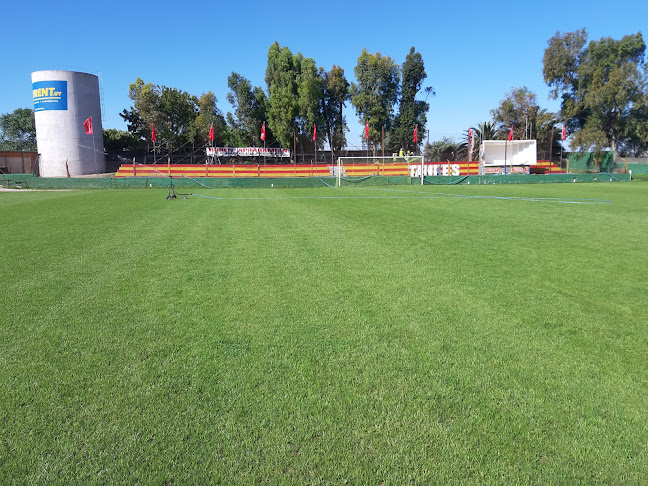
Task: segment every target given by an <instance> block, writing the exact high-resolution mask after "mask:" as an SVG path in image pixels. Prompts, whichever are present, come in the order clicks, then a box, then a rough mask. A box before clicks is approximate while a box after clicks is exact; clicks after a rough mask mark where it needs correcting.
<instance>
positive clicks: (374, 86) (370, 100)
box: [351, 48, 400, 148]
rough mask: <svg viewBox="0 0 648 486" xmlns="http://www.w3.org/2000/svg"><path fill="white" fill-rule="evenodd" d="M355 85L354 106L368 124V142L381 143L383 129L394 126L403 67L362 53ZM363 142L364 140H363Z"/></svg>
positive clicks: (375, 55) (364, 51)
mask: <svg viewBox="0 0 648 486" xmlns="http://www.w3.org/2000/svg"><path fill="white" fill-rule="evenodd" d="M354 73H355V77H356V80H357V84H356V83H351V103H352V104H353V106H354V107H355V110H356V113H357V115H358V117H359V118H360V120H361V121H362V124H363V126H364V124H365V122H367V123H368V124H369V138H370V140H371V141H373V142H374V148H375V146H376V142H377V141H378V140H379V139H380V133H381V131H382V128H383V127H384V128H385V130H391V128H392V127H393V126H394V107H395V105H396V102H397V101H398V96H399V94H400V67H399V66H398V64H396V63H395V62H394V60H393V59H392V58H391V57H389V56H383V55H382V54H380V52H376V53H375V54H370V53H369V52H367V49H366V48H365V49H363V50H362V54H360V57H358V62H357V64H356V67H355V69H354ZM363 138H364V137H363Z"/></svg>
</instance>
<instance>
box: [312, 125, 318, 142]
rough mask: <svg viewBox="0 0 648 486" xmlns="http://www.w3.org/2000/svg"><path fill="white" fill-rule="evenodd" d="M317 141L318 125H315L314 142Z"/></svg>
mask: <svg viewBox="0 0 648 486" xmlns="http://www.w3.org/2000/svg"><path fill="white" fill-rule="evenodd" d="M315 141H317V124H316V123H313V142H315Z"/></svg>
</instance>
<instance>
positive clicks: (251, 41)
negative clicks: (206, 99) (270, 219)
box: [0, 0, 648, 144]
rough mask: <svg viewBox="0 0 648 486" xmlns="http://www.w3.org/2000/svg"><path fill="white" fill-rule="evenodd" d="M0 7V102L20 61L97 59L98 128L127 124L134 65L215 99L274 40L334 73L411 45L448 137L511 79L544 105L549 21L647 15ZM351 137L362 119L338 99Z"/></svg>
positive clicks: (486, 111)
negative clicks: (363, 57) (364, 55)
mask: <svg viewBox="0 0 648 486" xmlns="http://www.w3.org/2000/svg"><path fill="white" fill-rule="evenodd" d="M7 3H8V4H7V5H5V6H3V8H2V14H3V15H2V16H3V31H2V39H3V40H2V43H3V49H2V50H3V56H2V57H3V62H2V65H3V72H2V75H1V76H0V93H1V96H0V113H7V112H10V111H13V110H14V109H16V108H22V107H32V106H33V102H32V98H31V96H32V93H31V73H32V71H38V70H44V69H60V70H70V71H82V72H89V73H94V74H99V73H101V79H102V84H103V105H104V119H103V126H104V128H119V129H123V130H125V129H126V126H125V124H124V122H123V120H122V119H121V118H120V117H119V113H120V112H121V111H122V110H123V109H124V108H128V107H130V106H131V102H130V100H129V99H128V85H129V83H132V82H133V81H135V79H136V78H137V77H140V78H142V79H144V81H146V82H152V83H155V84H160V85H167V86H171V87H175V88H178V89H182V90H184V91H188V92H189V93H192V94H195V95H200V94H201V93H203V92H206V91H212V92H214V93H215V94H216V96H217V98H218V107H219V108H220V110H221V111H222V112H223V113H227V112H228V111H231V110H232V107H231V106H230V104H229V103H228V102H227V100H226V94H227V77H228V75H229V74H230V73H231V72H232V71H236V72H238V73H239V74H241V75H243V76H245V77H246V78H248V79H249V80H250V81H251V82H252V84H253V85H255V86H262V87H263V88H265V83H264V74H265V67H266V56H267V51H268V48H269V47H270V45H271V44H272V43H273V42H274V41H277V42H279V44H281V45H282V46H287V47H289V48H290V50H291V51H292V52H293V53H297V52H301V53H302V54H303V55H304V56H307V57H312V58H314V59H315V61H316V63H317V65H318V66H322V67H324V68H325V69H327V70H328V69H330V68H331V66H332V65H333V64H336V65H339V66H341V67H342V68H343V69H344V70H345V73H346V76H347V79H349V80H350V81H351V80H353V79H354V76H353V69H354V67H355V65H356V62H357V59H358V56H359V55H360V53H361V52H362V49H363V48H367V50H368V51H369V52H372V53H373V52H380V53H381V54H383V55H387V56H390V57H392V58H393V59H394V60H395V61H396V62H397V63H399V64H402V63H403V61H404V60H405V56H406V55H407V53H408V52H409V49H410V47H412V46H414V47H415V48H416V50H417V51H418V52H420V53H421V55H422V56H423V60H424V62H425V68H426V72H427V74H428V77H427V80H426V83H425V85H426V86H433V87H434V89H435V91H436V93H437V95H436V97H434V98H429V99H428V102H429V103H430V111H429V113H428V127H427V128H428V129H429V131H430V140H438V139H440V138H442V137H452V138H455V139H459V138H460V137H462V136H463V132H464V131H465V130H467V129H468V127H469V126H470V125H473V126H474V125H475V124H477V123H479V122H481V121H486V120H489V119H490V110H491V109H493V108H496V107H497V106H498V104H499V102H500V100H501V99H502V98H503V97H504V96H505V95H506V93H507V92H509V91H510V90H511V89H512V88H514V87H521V86H527V87H528V88H529V89H530V90H531V91H533V92H534V93H535V94H536V95H537V100H538V102H539V104H540V106H542V107H544V108H547V109H549V110H552V111H557V109H558V103H557V102H556V101H552V100H549V99H548V92H549V90H548V88H547V86H546V85H545V84H544V82H543V79H542V55H543V52H544V49H545V47H546V46H547V41H548V40H549V38H550V37H551V36H552V35H554V34H555V33H556V32H557V31H560V32H569V31H572V30H575V29H578V28H581V27H585V28H586V29H587V31H588V33H589V38H590V39H600V38H601V37H612V38H615V39H618V38H621V37H623V36H624V35H627V34H633V33H636V32H639V31H642V29H643V30H644V32H643V34H644V36H647V35H648V32H645V30H646V27H647V26H648V2H646V1H645V0H619V1H617V2H614V3H610V2H607V1H606V2H603V1H602V0H591V1H583V0H573V1H570V2H567V1H562V2H558V1H556V2H551V3H549V2H514V1H510V0H509V1H499V0H496V1H492V2H470V1H463V2H451V1H450V2H427V3H426V2H415V3H413V2H393V1H392V2H384V1H374V2H357V1H356V2H351V1H338V0H330V1H328V2H321V1H320V2H314V1H301V2H295V1H287V2H274V3H273V2H269V1H257V0H252V1H247V2H226V3H223V2H202V1H196V0H186V1H184V2H177V3H176V2H164V1H159V2H136V1H135V2H125V1H122V0H117V1H113V2H90V1H84V2H76V1H75V2H66V1H62V2H43V1H40V0H37V1H32V2H25V3H22V2H11V3H9V2H7ZM346 115H347V121H348V123H349V128H350V130H351V131H350V133H349V134H348V140H349V142H350V143H351V144H359V143H360V133H361V130H362V128H361V125H360V123H359V122H358V121H357V118H356V116H355V112H354V110H353V107H352V106H351V104H350V103H348V104H347V108H346Z"/></svg>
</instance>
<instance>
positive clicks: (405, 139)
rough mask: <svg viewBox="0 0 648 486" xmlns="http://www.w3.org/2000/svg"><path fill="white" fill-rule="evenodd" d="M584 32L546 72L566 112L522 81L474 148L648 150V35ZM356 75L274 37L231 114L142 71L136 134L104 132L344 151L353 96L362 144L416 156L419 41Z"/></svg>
mask: <svg viewBox="0 0 648 486" xmlns="http://www.w3.org/2000/svg"><path fill="white" fill-rule="evenodd" d="M587 37H588V35H587V32H586V31H585V29H581V30H577V31H574V32H568V33H565V34H561V33H559V32H558V33H556V34H555V35H554V36H553V37H552V38H551V39H549V41H548V46H547V48H546V49H545V51H544V56H543V76H544V80H545V82H546V83H547V85H548V86H549V87H550V88H551V96H552V97H553V98H554V99H558V98H560V100H561V108H560V111H559V112H558V113H551V112H549V111H547V110H546V109H544V108H541V107H540V105H539V104H538V102H537V99H536V95H535V94H534V93H533V92H531V91H529V89H528V88H527V87H526V86H524V87H518V88H513V89H512V90H511V91H509V92H508V93H507V94H506V95H505V97H504V98H503V100H502V101H501V102H500V105H499V106H498V107H497V108H495V109H493V110H491V117H492V119H491V120H488V121H485V122H481V123H477V124H475V125H474V128H473V131H472V132H473V134H474V137H475V142H476V145H477V146H478V144H479V141H480V140H485V139H497V138H503V137H506V136H508V133H509V130H510V127H513V130H514V137H515V138H517V139H522V138H535V139H537V140H538V146H539V148H540V149H541V150H543V151H545V152H546V151H551V150H553V151H554V153H556V152H558V151H559V150H560V145H559V144H558V143H559V142H558V140H559V138H560V137H559V135H558V134H557V133H556V129H558V130H559V129H560V127H561V125H562V124H565V125H566V127H567V131H568V133H569V135H570V137H571V138H570V142H571V147H572V149H575V150H580V151H602V150H607V149H610V150H612V151H614V153H615V155H617V156H618V155H639V154H645V153H646V152H647V151H648V66H647V65H646V64H645V62H644V56H645V49H646V45H645V42H644V40H643V37H642V35H641V33H637V34H633V35H627V36H625V37H623V38H622V39H621V40H614V39H610V38H602V39H600V40H598V41H590V42H589V43H588V42H587ZM354 75H355V80H352V81H349V80H348V79H347V78H346V75H345V72H344V70H343V69H342V68H341V67H339V66H335V65H334V66H333V67H332V68H331V69H330V70H325V69H324V68H322V67H317V64H316V62H315V60H314V59H313V58H310V57H304V56H303V55H302V54H301V53H298V54H293V53H292V52H291V51H290V49H289V48H288V47H285V46H283V47H282V46H280V45H279V44H278V43H277V42H275V43H274V44H272V45H271V46H270V48H269V50H268V58H267V67H266V73H265V87H260V86H253V85H252V84H251V83H250V81H249V80H248V79H247V78H245V77H244V76H243V75H241V74H239V73H236V72H232V73H231V74H230V76H229V77H228V80H227V86H228V90H229V91H228V93H227V101H229V103H230V104H231V105H232V107H233V110H232V111H231V112H229V113H227V114H226V115H223V113H222V112H221V111H220V109H219V108H218V100H217V99H216V96H215V95H214V94H213V93H212V92H207V93H203V94H202V95H200V96H195V95H192V94H190V93H187V92H185V91H182V90H179V89H177V88H171V87H167V86H160V85H155V84H153V83H146V82H144V81H143V80H142V79H140V78H137V79H136V80H135V82H134V83H132V84H131V85H130V86H129V91H128V92H129V98H130V99H131V100H132V102H133V104H132V106H131V107H130V108H128V109H125V110H123V111H122V113H121V114H120V115H121V117H122V118H123V119H124V120H125V121H126V123H127V126H128V131H127V132H124V131H121V130H115V129H107V130H105V132H104V135H105V137H104V138H105V141H104V145H105V147H106V149H107V150H117V149H123V148H138V147H143V146H146V143H147V142H148V141H149V140H150V135H151V126H152V125H155V127H156V130H157V140H158V144H159V145H160V148H161V149H163V150H165V149H166V150H168V151H173V150H177V149H178V148H181V147H187V146H198V147H201V146H204V145H207V144H208V143H209V142H210V141H209V130H210V127H211V126H212V124H213V126H214V132H213V134H214V141H213V143H214V144H215V145H218V146H259V145H261V144H262V142H261V140H260V138H259V135H260V128H261V125H262V124H264V123H265V126H266V142H267V143H268V145H269V146H275V147H278V146H281V147H284V148H293V147H295V148H297V149H298V151H301V152H307V153H313V152H314V151H315V148H316V147H318V148H320V149H321V148H322V147H323V145H324V144H328V146H329V147H331V148H332V150H333V151H334V152H338V151H339V150H340V149H341V148H342V147H345V146H346V145H347V133H348V132H349V128H348V124H347V118H346V113H347V112H346V108H347V103H350V104H351V106H352V107H353V109H354V110H355V114H356V115H357V116H358V118H359V119H360V121H361V123H362V125H363V133H362V136H361V139H362V140H363V144H366V146H367V148H370V147H371V148H373V149H374V150H380V149H384V150H385V151H386V152H387V153H392V152H396V151H399V150H400V149H403V150H405V151H406V152H416V151H417V150H418V149H419V146H420V143H421V140H420V139H422V138H423V137H420V139H419V141H418V142H417V143H415V142H414V140H413V138H412V132H413V130H414V128H415V127H418V133H420V134H424V133H425V130H426V123H427V118H426V116H427V111H428V109H429V105H428V103H427V99H428V97H429V96H430V95H434V94H435V93H434V90H433V89H432V88H431V87H429V86H428V87H425V86H424V82H425V80H426V78H427V74H426V71H425V66H424V62H423V58H422V56H421V54H420V53H418V52H416V50H415V48H414V47H412V48H411V49H410V51H409V53H408V54H407V56H406V57H405V61H404V62H403V64H402V65H399V64H398V63H396V61H395V60H394V59H392V58H391V57H389V56H383V55H382V54H380V53H379V52H376V53H374V54H372V53H369V52H368V51H367V50H366V49H363V51H362V53H361V54H360V56H359V57H358V60H357V64H356V66H355V69H354ZM365 125H366V126H368V137H367V138H365V128H364V127H365ZM315 127H317V130H316V131H315ZM314 133H315V136H316V140H315V141H313V134H314ZM0 148H2V149H4V150H11V149H21V148H22V149H34V148H35V129H34V122H33V113H32V112H31V110H28V109H18V110H16V111H14V112H13V113H10V114H5V115H2V117H0ZM425 153H426V155H427V156H429V157H430V158H431V159H435V158H437V160H445V159H447V158H449V157H453V158H457V159H458V158H465V157H467V156H468V130H466V133H465V134H464V137H463V139H462V140H460V141H458V142H457V141H455V140H453V139H443V140H440V141H436V142H433V143H432V144H429V146H426V148H425ZM475 155H476V154H475Z"/></svg>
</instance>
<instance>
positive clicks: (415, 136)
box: [414, 125, 418, 143]
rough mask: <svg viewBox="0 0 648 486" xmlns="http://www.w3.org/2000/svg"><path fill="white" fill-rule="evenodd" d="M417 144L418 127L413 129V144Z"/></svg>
mask: <svg viewBox="0 0 648 486" xmlns="http://www.w3.org/2000/svg"><path fill="white" fill-rule="evenodd" d="M417 142H418V125H416V126H415V127H414V143H417Z"/></svg>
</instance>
